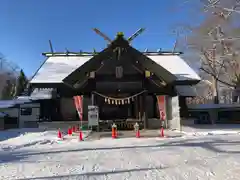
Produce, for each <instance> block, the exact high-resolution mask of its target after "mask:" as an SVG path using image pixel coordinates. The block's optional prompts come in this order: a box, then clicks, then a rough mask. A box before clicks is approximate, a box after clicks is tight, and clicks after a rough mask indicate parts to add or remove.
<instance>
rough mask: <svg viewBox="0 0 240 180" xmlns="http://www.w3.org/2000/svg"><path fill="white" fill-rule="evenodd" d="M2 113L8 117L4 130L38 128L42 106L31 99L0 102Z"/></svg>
mask: <svg viewBox="0 0 240 180" xmlns="http://www.w3.org/2000/svg"><path fill="white" fill-rule="evenodd" d="M0 112H1V113H4V114H6V115H7V118H6V119H5V121H4V129H11V128H34V127H38V121H39V112H40V104H39V103H37V102H34V101H32V100H30V99H29V98H18V99H13V100H4V101H0Z"/></svg>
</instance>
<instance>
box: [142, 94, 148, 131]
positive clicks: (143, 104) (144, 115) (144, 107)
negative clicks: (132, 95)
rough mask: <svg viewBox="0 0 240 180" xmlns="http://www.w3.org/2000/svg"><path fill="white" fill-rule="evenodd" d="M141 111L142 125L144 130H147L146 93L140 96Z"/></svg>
mask: <svg viewBox="0 0 240 180" xmlns="http://www.w3.org/2000/svg"><path fill="white" fill-rule="evenodd" d="M142 97H143V98H142V99H143V100H142V107H143V108H142V109H143V123H144V129H147V128H148V111H147V92H145V93H143V96H142Z"/></svg>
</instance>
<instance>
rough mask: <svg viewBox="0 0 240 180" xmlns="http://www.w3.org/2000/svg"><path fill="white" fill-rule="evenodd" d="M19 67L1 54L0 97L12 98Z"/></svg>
mask: <svg viewBox="0 0 240 180" xmlns="http://www.w3.org/2000/svg"><path fill="white" fill-rule="evenodd" d="M19 70H20V69H19V67H18V66H17V65H15V64H14V63H12V62H10V61H8V60H6V58H5V57H4V56H3V55H2V54H0V99H10V98H11V97H12V95H13V91H14V86H15V84H16V80H17V77H18V76H19Z"/></svg>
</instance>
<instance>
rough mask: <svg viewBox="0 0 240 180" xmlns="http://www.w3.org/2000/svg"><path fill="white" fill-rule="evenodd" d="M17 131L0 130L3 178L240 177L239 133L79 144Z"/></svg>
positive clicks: (73, 139) (50, 133) (190, 179)
mask: <svg viewBox="0 0 240 180" xmlns="http://www.w3.org/2000/svg"><path fill="white" fill-rule="evenodd" d="M25 131H26V130H21V131H19V132H20V133H23V132H25ZM19 132H17V133H16V130H15V131H14V130H12V131H8V132H0V140H1V142H0V148H1V150H0V179H1V180H5V179H6V180H7V179H9V180H14V179H22V180H30V179H31V180H32V179H33V180H35V179H40V180H47V179H50V180H53V179H82V180H85V179H97V180H101V179H104V180H111V179H113V180H118V179H125V180H130V179H131V180H136V179H149V180H160V179H164V180H170V179H174V180H186V179H188V180H195V179H198V180H207V179H215V180H225V179H236V180H239V179H240V136H239V135H237V134H235V135H233V134H232V135H214V136H213V135H212V136H188V135H185V136H183V137H177V138H160V137H156V138H149V139H147V138H140V139H136V138H123V139H111V138H103V139H100V140H94V141H93V140H92V141H90V140H86V141H82V142H79V141H78V140H77V139H78V137H77V136H73V137H69V138H67V139H65V140H63V141H58V140H57V139H56V134H57V133H56V132H54V131H45V132H41V131H39V132H35V130H31V132H29V133H25V134H23V135H20V136H18V135H19ZM6 135H8V137H6ZM84 136H87V132H85V133H84Z"/></svg>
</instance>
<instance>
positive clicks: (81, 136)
mask: <svg viewBox="0 0 240 180" xmlns="http://www.w3.org/2000/svg"><path fill="white" fill-rule="evenodd" d="M79 141H83V134H82V131H80V132H79Z"/></svg>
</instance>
